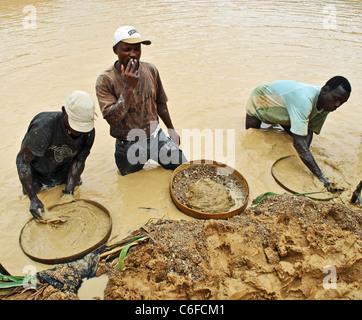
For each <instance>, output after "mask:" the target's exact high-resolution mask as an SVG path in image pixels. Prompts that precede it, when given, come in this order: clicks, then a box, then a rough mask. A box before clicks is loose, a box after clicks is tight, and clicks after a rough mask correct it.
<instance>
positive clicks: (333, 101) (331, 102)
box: [318, 86, 349, 112]
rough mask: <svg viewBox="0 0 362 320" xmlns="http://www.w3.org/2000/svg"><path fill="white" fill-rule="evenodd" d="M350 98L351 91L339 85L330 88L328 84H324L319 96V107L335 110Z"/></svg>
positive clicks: (330, 110)
mask: <svg viewBox="0 0 362 320" xmlns="http://www.w3.org/2000/svg"><path fill="white" fill-rule="evenodd" d="M348 98H349V93H348V92H347V91H346V90H344V89H343V87H342V86H338V87H337V88H335V89H333V90H329V87H328V86H324V87H323V88H322V89H321V92H320V94H319V97H318V107H319V108H323V109H324V110H325V111H329V112H332V111H335V110H336V109H337V108H339V107H340V106H341V105H342V104H343V103H345V102H346V101H347V100H348Z"/></svg>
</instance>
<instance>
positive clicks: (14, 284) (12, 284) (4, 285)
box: [0, 280, 24, 289]
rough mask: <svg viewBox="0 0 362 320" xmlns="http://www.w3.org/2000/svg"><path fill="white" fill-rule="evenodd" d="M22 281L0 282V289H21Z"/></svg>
mask: <svg viewBox="0 0 362 320" xmlns="http://www.w3.org/2000/svg"><path fill="white" fill-rule="evenodd" d="M23 285H24V283H23V281H22V280H21V281H11V282H0V289H5V288H14V287H22V286H23Z"/></svg>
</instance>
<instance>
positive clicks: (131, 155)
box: [114, 129, 187, 176]
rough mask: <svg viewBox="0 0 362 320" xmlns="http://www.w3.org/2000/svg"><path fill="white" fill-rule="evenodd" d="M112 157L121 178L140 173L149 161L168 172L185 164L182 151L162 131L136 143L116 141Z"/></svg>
mask: <svg viewBox="0 0 362 320" xmlns="http://www.w3.org/2000/svg"><path fill="white" fill-rule="evenodd" d="M114 156H115V160H116V165H117V167H118V170H119V171H120V173H121V174H122V175H123V176H125V175H127V174H129V173H133V172H137V171H140V170H141V169H142V168H143V166H144V165H145V163H146V162H147V161H148V160H149V159H152V160H154V161H156V162H157V163H159V164H160V165H161V166H162V167H163V168H165V169H169V170H174V169H176V168H177V167H178V166H179V165H180V164H182V163H184V162H187V160H186V158H185V156H184V154H183V152H182V150H181V149H180V148H179V147H178V146H177V145H176V143H174V142H173V141H172V140H171V139H170V138H169V137H168V136H167V135H166V134H165V132H164V131H163V130H162V129H159V130H158V132H156V133H154V134H152V135H151V136H150V137H149V138H147V139H140V140H138V141H128V140H118V139H117V140H116V148H115V153H114Z"/></svg>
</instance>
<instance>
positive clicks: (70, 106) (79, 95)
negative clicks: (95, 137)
mask: <svg viewBox="0 0 362 320" xmlns="http://www.w3.org/2000/svg"><path fill="white" fill-rule="evenodd" d="M65 111H66V112H67V115H68V122H69V125H70V127H71V128H72V129H73V130H75V131H78V132H89V131H92V130H93V128H94V101H93V98H92V97H91V96H90V95H89V94H88V93H87V92H84V91H73V92H72V93H71V94H70V95H69V96H68V98H67V100H66V102H65Z"/></svg>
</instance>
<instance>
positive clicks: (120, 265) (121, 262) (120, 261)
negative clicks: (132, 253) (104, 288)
mask: <svg viewBox="0 0 362 320" xmlns="http://www.w3.org/2000/svg"><path fill="white" fill-rule="evenodd" d="M131 245H132V243H129V244H127V245H126V246H125V247H124V248H123V249H122V251H121V253H120V254H119V259H118V262H117V267H118V269H119V270H121V271H123V267H124V259H125V258H126V255H127V252H128V250H129V248H130V247H131Z"/></svg>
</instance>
